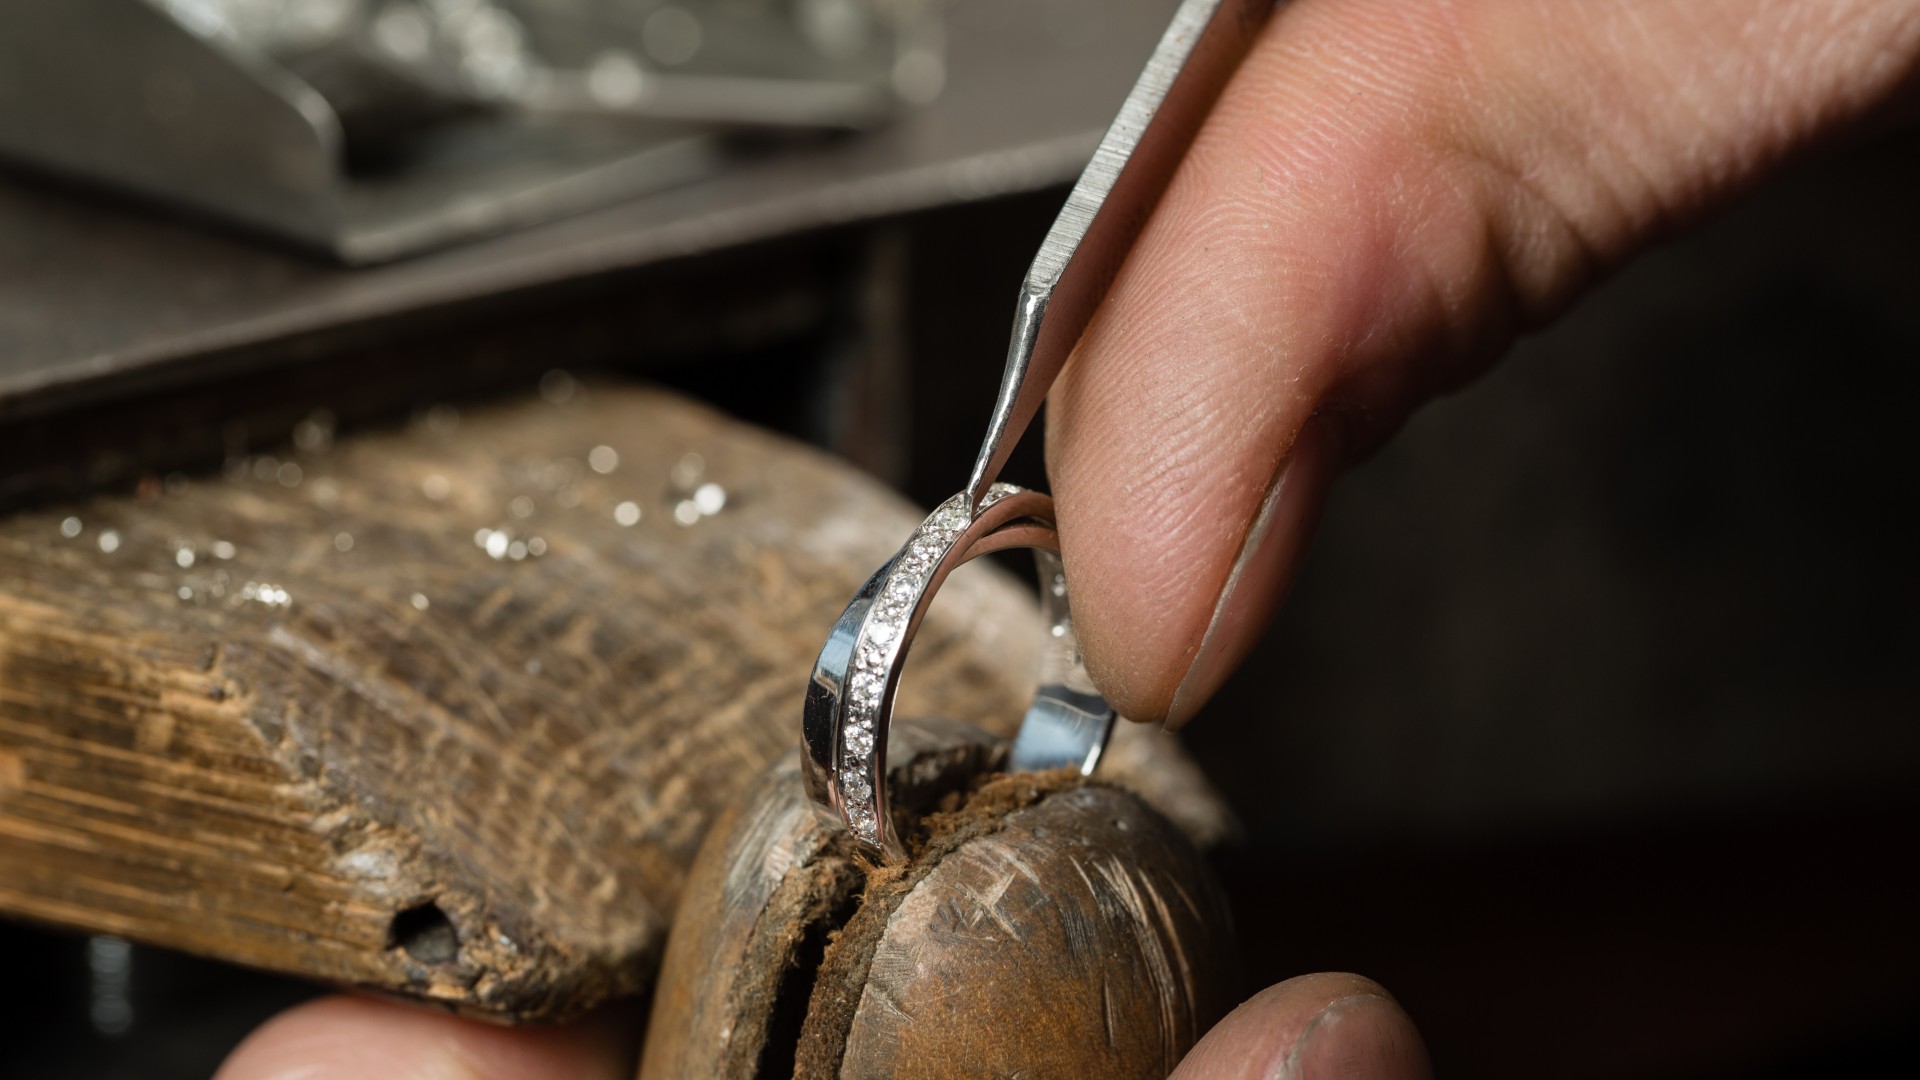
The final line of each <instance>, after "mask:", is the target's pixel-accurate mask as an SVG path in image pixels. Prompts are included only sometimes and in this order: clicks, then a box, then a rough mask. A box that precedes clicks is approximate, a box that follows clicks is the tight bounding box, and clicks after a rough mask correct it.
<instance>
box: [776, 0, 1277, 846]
mask: <svg viewBox="0 0 1920 1080" xmlns="http://www.w3.org/2000/svg"><path fill="white" fill-rule="evenodd" d="M1272 8H1273V0H1184V2H1183V3H1181V5H1180V7H1179V9H1178V10H1177V11H1175V12H1174V16H1173V22H1172V23H1171V25H1169V26H1168V27H1167V30H1166V32H1165V34H1163V35H1162V36H1161V38H1160V42H1159V45H1158V46H1157V47H1156V48H1155V49H1154V51H1153V53H1152V55H1151V56H1149V57H1148V59H1147V64H1146V67H1145V69H1144V70H1143V71H1142V72H1141V73H1140V77H1139V79H1138V80H1137V81H1136V82H1135V83H1134V86H1133V90H1132V91H1131V92H1130V93H1129V94H1128V95H1127V97H1126V100H1125V101H1124V102H1123V103H1122V105H1121V107H1120V115H1119V116H1118V117H1117V118H1116V119H1115V120H1114V121H1113V123H1112V125H1111V126H1109V127H1108V129H1107V132H1106V134H1105V136H1103V137H1102V138H1101V140H1100V142H1099V144H1098V145H1097V146H1096V147H1095V148H1094V153H1093V160H1092V161H1091V162H1090V163H1089V164H1088V165H1087V167H1086V169H1085V171H1084V172H1082V173H1081V175H1080V179H1079V181H1078V182H1077V183H1076V184H1075V185H1074V188H1073V190H1072V192H1071V193H1070V194H1069V195H1068V196H1067V204H1066V206H1065V207H1064V208H1063V209H1062V210H1061V211H1060V216H1059V217H1058V218H1057V219H1056V220H1055V221H1054V224H1053V228H1052V229H1051V230H1049V231H1048V233H1047V236H1046V238H1045V239H1044V240H1043V241H1042V242H1041V245H1040V253H1039V255H1038V256H1037V257H1035V259H1034V261H1033V266H1032V268H1031V269H1030V270H1029V271H1028V273H1027V278H1026V281H1025V282H1024V283H1023V284H1022V285H1021V290H1020V305H1019V308H1018V310H1017V312H1016V315H1015V318H1014V328H1013V344H1012V346H1011V347H1010V348H1009V349H1008V353H1007V367H1006V372H1005V375H1004V376H1003V378H1002V381H1001V384H1000V392H999V396H998V399H997V401H996V403H995V406H994V411H993V415H992V419H991V420H990V422H989V424H988V427H987V435H986V439H985V441H984V442H983V443H982V445H981V448H980V455H979V457H978V459H977V460H976V461H975V462H974V466H973V472H972V475H971V476H970V477H969V478H968V481H967V487H966V488H965V489H964V490H962V491H961V492H960V493H959V494H957V495H955V496H953V497H952V498H950V499H948V500H947V501H946V502H944V503H942V504H941V505H940V506H939V508H938V509H936V510H935V511H934V512H933V515H932V516H931V517H929V518H928V519H927V520H926V522H925V523H923V524H922V525H921V526H920V528H919V529H918V530H916V531H915V533H914V535H913V536H911V537H909V538H908V540H907V544H906V546H905V547H903V548H901V549H900V553H899V554H898V555H896V556H894V558H893V559H892V560H891V561H889V562H888V563H887V564H886V565H885V566H882V567H881V568H880V569H879V570H878V571H877V572H875V574H874V575H873V577H872V578H869V579H868V581H867V583H866V584H865V585H864V586H863V587H862V588H861V589H860V590H859V591H858V592H857V593H855V594H854V598H853V601H852V602H851V603H849V604H848V605H847V608H846V610H845V611H844V612H843V613H842V614H841V616H840V618H839V620H838V621H837V622H835V623H834V626H833V629H832V631H831V632H830V633H829V634H828V635H827V642H826V645H825V646H824V647H822V649H821V651H820V658H819V660H818V661H816V662H815V665H814V671H813V678H812V680H811V681H810V682H809V684H808V687H807V697H806V705H805V708H804V710H803V718H802V724H801V745H802V748H803V757H804V759H805V767H804V769H803V778H804V782H805V784H806V787H807V793H808V794H809V795H810V796H811V797H812V798H813V799H814V800H815V801H816V802H817V803H819V804H820V805H822V806H824V807H826V808H828V809H829V810H830V811H832V812H833V813H835V814H837V815H838V816H839V818H840V820H841V821H842V822H843V823H844V824H845V825H846V826H847V828H848V829H849V830H850V831H851V832H852V833H853V835H854V837H855V838H856V839H858V840H860V841H862V842H864V843H867V844H870V845H872V846H874V847H875V848H877V849H878V850H879V851H880V852H881V853H882V854H883V856H884V857H885V858H887V859H888V860H890V861H898V860H900V859H904V858H905V857H906V851H905V849H904V848H903V847H902V845H901V843H900V838H899V836H898V835H897V832H896V828H895V824H894V822H893V819H892V816H891V814H890V812H889V810H890V808H889V806H888V802H887V728H888V726H889V724H890V722H891V718H892V712H893V694H894V688H895V685H896V683H897V682H898V679H899V673H900V666H901V665H902V664H903V663H904V661H905V658H906V648H907V644H908V643H909V642H911V641H912V639H913V632H914V629H915V628H916V627H918V625H919V622H920V617H921V615H922V614H923V613H924V612H925V610H926V605H927V602H928V601H929V600H931V599H932V597H933V594H934V592H935V591H936V590H937V589H938V588H939V586H940V582H941V581H943V580H944V579H945V577H946V575H947V573H949V572H950V571H951V570H952V568H953V567H954V566H957V565H959V564H960V563H963V562H965V561H966V560H968V559H971V558H973V557H975V556H977V555H980V554H984V553H985V552H987V551H990V550H995V549H998V548H1005V547H1015V546H1019V547H1032V548H1036V549H1039V551H1040V552H1041V555H1040V558H1039V559H1038V560H1037V562H1038V565H1039V570H1040V579H1041V580H1040V588H1041V591H1040V599H1041V605H1042V609H1043V612H1044V614H1045V615H1046V621H1047V625H1048V627H1049V631H1050V633H1051V636H1052V639H1053V641H1052V644H1051V646H1050V647H1049V649H1048V652H1047V655H1046V657H1045V661H1044V663H1043V665H1042V670H1041V677H1040V687H1039V689H1038V691H1037V692H1036V694H1035V697H1034V701H1033V704H1032V705H1031V706H1029V707H1028V710H1027V714H1026V717H1025V718H1024V719H1023V721H1022V723H1021V727H1020V730H1019V733H1018V734H1017V735H1016V737H1015V740H1014V747H1013V752H1012V755H1011V760H1010V762H1009V764H1010V765H1011V767H1012V768H1014V769H1016V770H1018V769H1049V768H1059V767H1062V766H1067V765H1072V766H1076V767H1078V768H1079V769H1080V770H1081V772H1082V774H1083V775H1084V774H1087V773H1091V772H1092V771H1093V769H1094V767H1095V766H1096V765H1097V764H1098V763H1099V760H1100V751H1101V749H1102V748H1103V747H1104V746H1105V745H1106V741H1107V736H1108V734H1109V733H1110V732H1111V731H1112V729H1113V722H1114V719H1115V717H1114V712H1113V708H1112V707H1111V706H1109V705H1108V704H1107V702H1106V700H1105V699H1104V698H1102V697H1101V696H1100V694H1099V692H1098V691H1097V690H1095V689H1094V686H1093V680H1092V679H1091V678H1090V677H1089V676H1088V675H1087V671H1086V666H1085V663H1084V661H1083V658H1082V656H1081V654H1080V646H1079V642H1078V639H1077V638H1076V637H1075V636H1074V633H1073V618H1072V613H1071V608H1070V606H1069V604H1068V601H1067V577H1066V573H1065V571H1064V569H1063V568H1062V566H1061V563H1060V558H1059V551H1060V544H1059V536H1058V534H1057V533H1056V532H1055V528H1054V523H1053V500H1052V499H1051V498H1049V497H1047V496H1045V495H1041V494H1039V493H1037V492H1032V491H1027V490H1025V489H1023V488H1017V487H1014V486H1012V485H1010V484H1002V483H997V482H996V481H995V477H996V476H997V475H998V473H999V471H1000V468H1001V466H1002V465H1004V464H1005V463H1006V459H1007V456H1008V454H1010V453H1011V452H1012V450H1013V446H1014V444H1015V443H1017V442H1018V441H1019V439H1020V435H1021V434H1022V432H1024V431H1025V430H1026V426H1027V424H1029V423H1030V422H1031V421H1032V420H1033V416H1034V414H1035V413H1036V412H1038V411H1039V408H1040V403H1041V401H1042V400H1044V399H1045V398H1046V394H1047V389H1048V387H1049V386H1051V385H1052V383H1053V380H1054V377H1055V376H1057V375H1058V374H1059V373H1060V368H1061V366H1062V365H1063V364H1064V363H1065V362H1066V358H1067V355H1068V353H1069V352H1070V351H1071V350H1072V348H1073V346H1074V344H1075V343H1076V342H1077V341H1078V340H1079V338H1080V334H1081V332H1082V331H1083V330H1085V329H1086V326H1087V321H1088V320H1089V319H1091V318H1092V316H1093V310H1094V308H1095V307H1097V306H1098V305H1099V303H1100V300H1101V298H1102V297H1103V296H1104V295H1105V294H1106V290H1107V287H1108V286H1109V285H1110V284H1112V282H1113V277H1114V274H1115V273H1117V272H1118V270H1119V268H1120V262H1121V260H1122V259H1123V258H1125V257H1126V252H1127V249H1128V248H1129V247H1130V246H1132V244H1133V241H1134V239H1135V238H1136V237H1137V236H1138V235H1139V233H1140V229H1141V226H1142V225H1144V224H1145V222H1146V218H1147V215H1148V214H1149V213H1150V212H1151V210H1152V208H1153V204H1154V202H1155V201H1157V200H1158V199H1159V197H1160V193H1161V191H1162V190H1164V189H1165V187H1166V184H1167V181H1168V180H1169V179H1170V178H1171V177H1172V175H1173V169H1174V166H1175V164H1176V163H1177V162H1178V161H1179V158H1180V155H1181V154H1182V153H1183V152H1184V151H1185V148H1186V146H1187V144H1188V142H1189V141H1190V140H1191V138H1192V136H1193V133H1194V131H1195V130H1196V129H1197V128H1198V127H1199V124H1200V120H1201V117H1202V116H1203V115H1204V113H1205V111H1206V109H1207V108H1208V106H1210V105H1211V104H1212V102H1213V99H1214V98H1215V96H1217V95H1218V94H1219V92H1220V88H1221V87H1222V86H1224V85H1225V84H1226V80H1227V77H1228V75H1229V74H1231V73H1232V71H1233V68H1234V66H1235V65H1236V64H1237V63H1238V62H1239V60H1240V58H1241V56H1243V55H1245V53H1246V50H1247V47H1248V46H1249V45H1250V44H1251V43H1252V39H1253V35H1254V34H1255V33H1256V32H1257V31H1258V30H1259V28H1260V26H1261V25H1262V24H1263V23H1264V21H1265V19H1266V16H1267V14H1268V13H1269V12H1270V11H1271V10H1272Z"/></svg>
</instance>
